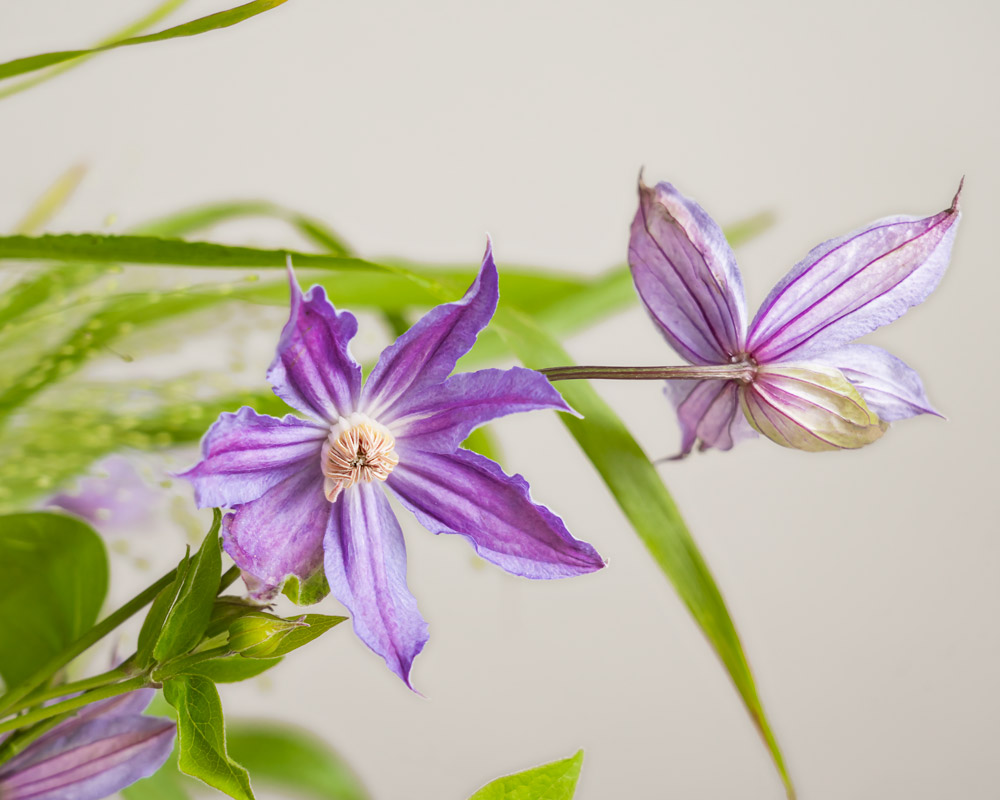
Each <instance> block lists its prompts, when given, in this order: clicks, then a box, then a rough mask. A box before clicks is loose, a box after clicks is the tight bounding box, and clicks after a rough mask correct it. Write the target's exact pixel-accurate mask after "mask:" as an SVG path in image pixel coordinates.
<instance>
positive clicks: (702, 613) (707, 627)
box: [494, 312, 793, 797]
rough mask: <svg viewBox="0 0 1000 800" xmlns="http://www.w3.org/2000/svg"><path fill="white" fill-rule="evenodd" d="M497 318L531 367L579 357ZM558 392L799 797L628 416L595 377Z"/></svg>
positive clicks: (715, 600) (697, 556) (703, 570)
mask: <svg viewBox="0 0 1000 800" xmlns="http://www.w3.org/2000/svg"><path fill="white" fill-rule="evenodd" d="M494 323H495V324H497V325H498V326H499V328H500V329H501V332H502V335H503V336H504V337H505V338H506V339H507V341H508V342H509V343H510V346H511V348H512V349H513V350H514V351H515V352H516V353H517V354H518V356H519V357H520V359H521V361H522V362H523V363H524V365H525V366H526V367H529V368H532V369H539V368H542V367H547V366H552V365H553V364H559V365H567V366H568V365H570V364H572V363H573V362H572V360H571V359H570V357H569V354H568V353H567V352H566V351H565V350H564V349H563V348H562V347H561V346H560V345H559V344H558V342H556V341H555V340H554V339H552V337H550V336H549V335H548V334H546V333H545V331H543V330H542V329H541V328H539V327H538V326H537V325H535V324H534V323H533V322H532V321H531V320H529V319H527V318H526V317H524V316H522V315H519V314H515V313H501V312H498V314H497V316H496V317H494ZM559 391H560V392H561V393H562V395H563V397H564V398H565V399H566V402H567V403H569V404H570V405H571V406H572V407H573V408H575V409H576V410H577V411H578V412H580V413H581V414H582V415H583V417H584V418H583V419H578V418H576V417H573V416H570V415H569V414H560V415H559V418H560V420H561V421H562V423H563V424H564V425H565V426H566V427H567V428H569V431H570V433H571V434H572V435H573V438H574V439H576V441H577V443H578V444H579V445H580V447H581V449H582V450H583V452H584V453H585V454H586V455H587V457H588V458H589V459H590V461H591V463H593V465H594V467H595V468H596V469H597V471H598V473H600V475H601V477H602V478H603V479H604V482H605V483H606V484H607V486H608V488H609V489H610V490H611V493H612V495H614V498H615V500H616V501H617V502H618V505H619V506H620V507H621V509H622V511H624V512H625V516H626V517H628V520H629V522H631V523H632V527H633V528H634V529H635V531H636V533H638V534H639V538H640V539H642V541H643V544H645V545H646V548H647V549H648V550H649V552H650V554H651V555H652V556H653V559H654V560H655V561H656V563H657V564H658V565H659V566H660V569H661V570H663V573H664V574H665V575H666V576H667V578H668V579H669V580H670V582H671V583H672V584H673V585H674V588H675V589H677V593H678V594H679V595H680V596H681V599H682V600H683V601H684V604H685V605H686V606H687V607H688V610H689V611H690V612H691V614H692V616H693V617H694V618H695V621H696V622H697V623H698V626H699V627H700V628H701V629H702V631H703V632H704V634H705V636H706V637H707V638H708V640H709V642H710V643H711V644H712V647H714V648H715V651H716V653H717V654H718V655H719V658H720V659H721V660H722V663H723V665H724V666H725V668H726V670H727V671H728V672H729V676H730V677H731V678H732V680H733V683H734V684H735V685H736V689H737V691H738V692H739V693H740V696H741V697H742V698H743V702H744V703H745V704H746V707H747V710H748V711H749V712H750V716H751V718H752V719H753V721H754V723H755V724H756V725H757V728H758V729H759V730H760V732H761V735H762V736H763V738H764V741H765V744H766V745H767V747H768V749H769V750H770V753H771V757H772V758H773V759H774V763H775V765H776V766H777V768H778V771H779V773H780V774H781V777H782V780H783V781H784V782H785V787H786V789H787V791H788V794H789V796H790V797H791V796H793V789H792V784H791V780H790V778H789V776H788V772H787V770H786V768H785V762H784V758H783V757H782V755H781V750H780V749H779V747H778V742H777V740H776V739H775V737H774V734H773V732H772V731H771V726H770V724H769V723H768V721H767V718H766V717H765V715H764V709H763V707H762V706H761V702H760V698H759V697H758V695H757V687H756V685H755V683H754V679H753V675H752V674H751V672H750V665H749V664H748V663H747V660H746V656H745V655H744V653H743V646H742V644H741V643H740V638H739V634H738V633H737V632H736V627H735V625H733V621H732V619H731V618H730V616H729V611H728V609H727V608H726V603H725V601H724V600H723V598H722V594H721V593H720V592H719V589H718V587H717V586H716V584H715V579H714V578H713V577H712V573H711V572H710V571H709V568H708V564H706V563H705V559H704V558H703V557H702V555H701V553H700V552H699V550H698V546H697V545H696V544H695V542H694V539H693V538H692V537H691V534H690V532H689V531H688V529H687V526H686V525H685V524H684V520H683V518H682V517H681V514H680V511H679V510H678V509H677V506H676V505H675V504H674V501H673V498H672V497H671V496H670V493H669V492H668V491H667V488H666V487H665V486H664V485H663V481H662V480H661V479H660V476H659V475H658V474H657V472H656V469H655V467H654V466H653V465H652V464H651V463H650V461H649V458H648V457H647V456H646V454H645V453H644V452H643V450H642V448H641V447H640V446H639V444H638V443H637V442H636V441H635V439H634V438H632V435H631V434H630V433H629V431H628V429H627V428H626V427H625V425H624V423H623V422H622V421H621V420H620V419H619V418H618V416H617V415H616V414H615V413H614V412H613V411H612V410H611V408H610V407H609V406H608V405H607V404H606V403H605V402H604V401H603V400H602V399H601V398H600V396H599V395H598V394H597V392H595V391H594V389H593V388H592V387H591V386H590V384H589V383H586V382H584V381H566V382H560V384H559Z"/></svg>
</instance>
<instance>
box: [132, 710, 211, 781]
mask: <svg viewBox="0 0 1000 800" xmlns="http://www.w3.org/2000/svg"><path fill="white" fill-rule="evenodd" d="M157 697H159V695H157ZM195 786H197V784H195V783H194V782H193V781H192V780H191V779H190V778H187V777H186V776H184V775H183V774H181V772H180V770H178V769H177V743H176V741H175V742H174V751H173V752H172V753H171V754H170V758H169V759H167V762H166V763H165V764H164V765H163V766H162V767H160V768H159V769H158V770H157V771H156V772H155V773H153V774H152V775H151V776H150V777H148V778H144V779H143V780H141V781H137V782H135V783H133V784H132V785H131V786H128V787H126V788H124V789H122V790H121V796H122V797H123V798H125V800H191V793H190V792H189V791H188V789H190V788H193V787H195Z"/></svg>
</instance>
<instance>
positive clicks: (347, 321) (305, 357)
mask: <svg viewBox="0 0 1000 800" xmlns="http://www.w3.org/2000/svg"><path fill="white" fill-rule="evenodd" d="M288 280H289V284H290V285H291V293H292V310H291V315H290V316H289V318H288V322H287V323H286V324H285V327H284V329H283V330H282V331H281V339H279V340H278V353H277V355H276V356H275V358H274V361H272V362H271V366H270V368H269V369H268V371H267V380H268V382H269V383H270V384H271V386H272V387H273V388H274V393H275V394H276V395H278V397H280V398H281V399H282V400H284V401H285V402H286V403H288V404H289V405H290V406H292V407H293V408H296V409H298V410H299V411H301V412H302V413H304V414H309V415H311V416H313V417H315V418H316V419H319V420H323V421H324V422H330V423H332V422H336V421H337V418H338V417H341V416H344V417H346V416H347V415H348V414H351V413H352V412H354V411H356V410H357V405H358V394H359V392H360V390H361V365H360V364H358V362H357V361H355V360H354V356H352V355H351V353H350V349H349V347H348V345H349V344H350V341H351V339H353V338H354V334H356V333H357V332H358V321H357V320H356V319H355V318H354V315H353V314H352V313H351V312H350V311H340V312H338V311H337V310H336V309H335V308H334V307H333V304H332V303H330V301H329V300H327V299H326V290H324V289H323V287H322V286H313V287H312V288H311V289H310V290H309V291H308V292H307V293H306V295H305V297H303V296H302V290H301V289H300V288H299V284H298V283H297V282H296V280H295V275H294V274H293V273H292V271H291V269H289V270H288Z"/></svg>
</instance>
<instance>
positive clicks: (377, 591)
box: [324, 483, 427, 689]
mask: <svg viewBox="0 0 1000 800" xmlns="http://www.w3.org/2000/svg"><path fill="white" fill-rule="evenodd" d="M324 550H325V563H326V579H327V580H328V581H329V582H330V589H331V591H332V592H333V594H334V596H335V597H336V598H337V599H338V600H339V601H340V602H341V603H343V604H344V605H345V606H347V609H348V611H350V612H351V618H352V620H353V622H354V632H355V633H357V635H358V637H359V638H360V639H361V641H363V642H364V643H365V644H366V645H368V646H369V647H370V648H371V649H372V650H374V651H375V652H376V653H378V654H379V655H380V656H382V658H384V659H385V663H386V665H387V666H388V667H389V669H391V670H392V671H393V672H395V673H396V674H397V675H398V676H399V677H400V678H402V679H403V681H404V682H405V683H406V685H407V686H409V687H410V688H411V689H412V688H413V687H412V686H411V685H410V667H411V666H412V665H413V659H414V658H416V656H417V654H418V653H419V652H420V651H421V650H422V649H423V647H424V645H425V644H426V643H427V623H426V622H424V619H423V617H421V616H420V611H418V610H417V601H416V600H415V599H414V598H413V595H412V594H410V590H409V589H408V588H407V586H406V546H405V544H404V543H403V532H402V531H401V530H400V528H399V522H398V521H397V520H396V516H395V515H394V514H393V513H392V509H391V508H390V507H389V500H388V498H387V497H386V496H385V492H384V491H383V490H382V487H381V486H375V485H374V484H371V483H359V484H357V485H355V486H352V487H351V488H350V489H347V490H345V491H344V492H343V493H342V494H341V495H340V498H339V499H338V501H337V502H336V503H334V505H333V513H332V514H331V515H330V524H329V527H328V528H327V530H326V540H325V543H324Z"/></svg>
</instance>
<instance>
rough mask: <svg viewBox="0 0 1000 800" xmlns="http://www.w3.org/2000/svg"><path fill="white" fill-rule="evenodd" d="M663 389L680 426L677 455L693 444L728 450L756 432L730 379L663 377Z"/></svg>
mask: <svg viewBox="0 0 1000 800" xmlns="http://www.w3.org/2000/svg"><path fill="white" fill-rule="evenodd" d="M664 391H665V393H666V395H667V397H669V398H670V400H671V402H672V403H673V404H674V408H676V409H677V421H678V422H679V423H680V426H681V452H680V453H678V455H677V457H683V456H686V455H688V454H689V453H690V452H691V451H692V450H693V449H694V446H695V445H696V444H697V445H698V449H699V450H708V449H709V448H713V447H714V448H715V449H716V450H730V449H732V447H733V446H734V445H736V444H737V443H739V442H741V441H743V440H745V439H748V438H752V437H753V436H755V435H756V431H754V430H753V428H751V427H750V424H749V423H748V422H747V421H746V418H745V416H744V415H743V412H742V411H740V405H739V399H738V398H737V389H736V383H735V382H734V381H731V380H703V381H667V385H666V387H665V389H664Z"/></svg>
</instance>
